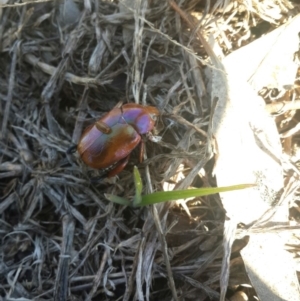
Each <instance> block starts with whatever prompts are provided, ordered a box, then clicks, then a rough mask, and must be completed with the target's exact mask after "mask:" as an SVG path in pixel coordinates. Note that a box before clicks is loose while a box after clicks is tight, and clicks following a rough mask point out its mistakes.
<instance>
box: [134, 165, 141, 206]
mask: <svg viewBox="0 0 300 301" xmlns="http://www.w3.org/2000/svg"><path fill="white" fill-rule="evenodd" d="M133 179H134V186H135V197H134V200H133V206H134V207H136V206H139V205H140V203H141V201H142V190H143V182H142V178H141V174H140V172H139V170H138V168H137V167H136V166H134V168H133Z"/></svg>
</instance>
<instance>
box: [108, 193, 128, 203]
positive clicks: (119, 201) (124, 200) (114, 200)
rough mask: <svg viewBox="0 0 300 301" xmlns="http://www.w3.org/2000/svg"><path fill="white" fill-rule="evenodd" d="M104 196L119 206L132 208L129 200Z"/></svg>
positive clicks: (115, 196)
mask: <svg viewBox="0 0 300 301" xmlns="http://www.w3.org/2000/svg"><path fill="white" fill-rule="evenodd" d="M104 196H105V197H106V198H107V199H108V200H109V201H111V202H113V203H116V204H119V205H124V206H130V205H131V202H129V201H128V200H127V199H124V198H121V197H119V196H117V195H113V194H109V193H105V194H104Z"/></svg>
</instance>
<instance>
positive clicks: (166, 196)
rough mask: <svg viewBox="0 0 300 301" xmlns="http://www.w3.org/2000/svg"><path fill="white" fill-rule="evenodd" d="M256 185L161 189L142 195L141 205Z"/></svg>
mask: <svg viewBox="0 0 300 301" xmlns="http://www.w3.org/2000/svg"><path fill="white" fill-rule="evenodd" d="M253 186H256V185H255V184H240V185H232V186H226V187H209V188H198V189H188V190H174V191H159V192H154V193H152V194H147V195H144V196H142V202H141V203H140V204H139V205H140V206H146V205H152V204H157V203H162V202H167V201H175V200H180V199H187V198H191V197H197V196H204V195H210V194H216V193H219V192H226V191H233V190H239V189H245V188H250V187H253Z"/></svg>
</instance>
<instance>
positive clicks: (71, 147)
mask: <svg viewBox="0 0 300 301" xmlns="http://www.w3.org/2000/svg"><path fill="white" fill-rule="evenodd" d="M76 148H77V145H76V144H75V145H72V146H70V147H69V148H68V149H67V151H66V153H67V154H68V155H69V154H73V153H75V150H76Z"/></svg>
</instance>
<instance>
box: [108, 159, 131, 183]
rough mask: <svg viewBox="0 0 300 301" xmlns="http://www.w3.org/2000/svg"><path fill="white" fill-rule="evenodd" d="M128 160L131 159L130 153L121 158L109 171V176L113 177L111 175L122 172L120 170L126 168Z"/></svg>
mask: <svg viewBox="0 0 300 301" xmlns="http://www.w3.org/2000/svg"><path fill="white" fill-rule="evenodd" d="M128 160H129V155H128V156H127V157H125V158H124V159H122V160H120V161H119V162H118V163H117V164H116V166H115V167H114V168H113V169H112V170H110V171H109V172H108V175H107V176H108V177H109V178H111V177H113V176H115V175H117V174H118V173H120V172H121V171H122V170H123V169H124V168H125V166H126V165H127V163H128Z"/></svg>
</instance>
